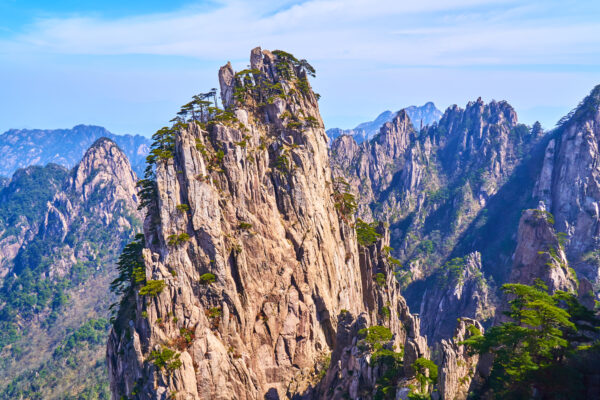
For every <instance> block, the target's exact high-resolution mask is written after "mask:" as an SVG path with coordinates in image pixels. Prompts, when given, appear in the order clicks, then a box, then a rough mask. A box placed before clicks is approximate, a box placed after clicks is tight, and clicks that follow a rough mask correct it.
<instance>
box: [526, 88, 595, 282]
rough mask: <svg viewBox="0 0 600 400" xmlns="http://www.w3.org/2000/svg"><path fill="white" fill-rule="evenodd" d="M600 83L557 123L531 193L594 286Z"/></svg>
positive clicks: (574, 262) (576, 265)
mask: <svg viewBox="0 0 600 400" xmlns="http://www.w3.org/2000/svg"><path fill="white" fill-rule="evenodd" d="M599 142H600V85H599V86H596V87H595V88H594V89H593V90H592V92H591V93H590V94H589V96H587V97H586V98H585V99H584V100H583V101H582V102H581V104H580V105H579V106H578V107H577V108H576V109H575V110H573V111H572V112H571V113H570V114H569V115H567V116H566V117H565V118H563V120H562V121H561V122H560V126H559V127H558V128H557V130H556V132H555V134H554V137H553V139H552V140H551V141H550V142H549V143H548V146H547V148H546V154H545V159H544V163H543V168H542V171H541V173H540V175H539V178H538V181H537V183H536V187H535V191H534V195H535V196H536V199H539V200H540V201H543V202H544V203H545V206H546V208H547V210H548V211H549V212H550V213H552V215H553V216H554V220H555V226H556V230H557V231H558V232H563V233H565V234H566V237H565V239H566V240H565V253H566V256H567V258H568V260H569V261H570V263H571V265H572V267H573V268H574V269H575V271H576V272H577V274H578V275H580V277H585V278H587V279H588V280H589V281H591V282H592V283H593V284H594V286H595V288H596V290H598V288H599V287H600V261H599V260H600V256H599V254H598V248H599V246H600V241H599V240H600V239H599V238H600V223H599V222H600V149H599V148H598V144H599Z"/></svg>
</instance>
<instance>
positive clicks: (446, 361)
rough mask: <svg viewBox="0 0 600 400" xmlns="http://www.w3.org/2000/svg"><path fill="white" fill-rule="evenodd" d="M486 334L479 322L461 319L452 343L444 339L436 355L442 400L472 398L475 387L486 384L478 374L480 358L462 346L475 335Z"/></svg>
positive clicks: (439, 390) (450, 340)
mask: <svg viewBox="0 0 600 400" xmlns="http://www.w3.org/2000/svg"><path fill="white" fill-rule="evenodd" d="M473 332H480V333H483V327H482V326H481V324H480V323H479V322H477V321H476V320H473V319H470V318H460V319H459V321H458V325H457V326H456V329H455V331H454V336H453V337H452V339H449V340H445V339H443V340H442V341H441V342H440V343H439V345H438V346H437V349H436V350H437V351H436V353H437V354H439V359H438V360H436V361H437V364H438V365H440V369H439V375H438V376H439V378H438V382H439V386H438V392H439V395H440V398H442V399H445V400H446V399H447V400H464V399H466V398H467V397H468V394H469V391H470V389H471V387H472V386H477V385H479V384H481V383H482V382H483V379H484V378H483V376H482V375H481V374H480V372H479V371H478V362H479V356H478V355H471V354H470V353H469V352H468V349H467V347H466V346H464V345H462V344H460V343H461V342H462V341H464V340H466V339H468V338H469V337H470V336H472V335H473Z"/></svg>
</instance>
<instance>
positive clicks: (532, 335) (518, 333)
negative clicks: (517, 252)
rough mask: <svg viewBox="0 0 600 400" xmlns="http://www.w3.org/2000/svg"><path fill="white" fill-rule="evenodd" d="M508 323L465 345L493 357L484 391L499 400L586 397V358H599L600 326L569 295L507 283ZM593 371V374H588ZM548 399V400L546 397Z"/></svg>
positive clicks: (574, 298) (591, 314)
mask: <svg viewBox="0 0 600 400" xmlns="http://www.w3.org/2000/svg"><path fill="white" fill-rule="evenodd" d="M502 289H503V291H504V292H505V293H506V294H507V295H508V297H509V298H510V299H511V300H510V310H509V311H508V312H506V314H507V315H508V316H509V317H510V318H511V321H510V322H506V323H503V324H501V325H497V326H494V327H492V328H491V329H489V330H488V331H487V332H486V333H485V334H484V335H481V334H478V333H477V332H472V333H474V335H473V336H471V337H470V338H469V339H467V340H465V342H464V344H466V345H468V346H470V347H471V349H472V350H473V351H474V352H477V353H480V354H485V353H491V354H493V355H494V364H493V368H492V371H491V375H490V377H489V380H488V382H487V386H486V387H485V388H484V389H485V390H490V391H491V392H492V393H493V394H494V396H495V398H499V399H521V398H522V399H528V398H531V397H532V396H533V393H534V390H535V391H536V392H537V393H540V394H542V397H543V396H544V395H551V396H552V398H565V399H567V398H569V399H579V398H585V397H582V396H585V394H584V393H582V392H581V391H582V389H583V388H584V385H583V384H582V383H583V380H584V376H585V374H586V371H585V370H582V369H581V367H579V366H578V365H581V362H582V360H584V359H587V358H589V356H590V353H593V354H595V355H596V357H597V356H598V355H599V353H598V350H600V349H599V347H598V344H597V342H595V341H594V339H593V337H594V335H593V334H594V333H596V332H598V327H599V326H600V323H599V321H598V319H597V318H596V317H595V315H594V314H593V313H592V312H591V311H589V310H587V309H586V308H585V307H583V306H582V305H581V304H579V302H578V300H577V298H576V296H575V295H574V294H571V293H566V292H562V291H557V292H556V293H555V294H553V295H551V294H549V293H548V288H547V286H546V285H544V284H543V283H542V282H541V281H539V280H538V282H537V283H536V285H534V286H527V285H521V284H506V285H504V286H503V287H502ZM587 372H588V373H589V371H587ZM544 398H545V397H544Z"/></svg>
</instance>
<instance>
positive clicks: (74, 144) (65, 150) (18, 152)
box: [0, 125, 150, 176]
mask: <svg viewBox="0 0 600 400" xmlns="http://www.w3.org/2000/svg"><path fill="white" fill-rule="evenodd" d="M101 137H107V138H109V139H111V140H113V141H114V142H115V143H117V145H118V146H119V148H120V149H121V151H123V152H124V153H125V154H126V156H127V157H128V158H129V160H130V161H131V164H132V165H133V169H134V170H135V171H136V172H137V173H138V174H139V173H142V172H143V170H144V162H145V158H146V156H147V155H148V145H149V144H150V143H149V140H148V139H147V138H145V137H143V136H139V135H135V136H133V135H115V134H113V133H111V132H109V131H107V130H106V129H104V128H102V127H100V126H93V125H77V126H75V127H73V128H72V129H53V130H50V129H47V130H44V129H11V130H9V131H7V132H5V133H3V134H1V135H0V151H2V154H3V158H2V160H0V175H5V176H10V175H12V174H13V172H15V171H16V170H17V169H18V168H24V167H28V166H31V165H46V164H48V163H55V164H58V165H62V166H63V167H66V168H72V167H73V166H75V165H76V164H77V163H78V162H79V160H81V157H82V156H83V155H84V153H85V152H86V150H87V149H88V148H89V147H90V146H92V144H93V143H94V142H95V141H96V140H98V139H100V138H101Z"/></svg>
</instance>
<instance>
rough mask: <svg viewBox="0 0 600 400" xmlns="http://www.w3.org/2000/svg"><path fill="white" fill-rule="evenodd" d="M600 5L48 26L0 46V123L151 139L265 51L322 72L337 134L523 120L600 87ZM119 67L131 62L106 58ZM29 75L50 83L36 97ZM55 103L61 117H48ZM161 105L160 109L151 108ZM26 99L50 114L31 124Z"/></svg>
mask: <svg viewBox="0 0 600 400" xmlns="http://www.w3.org/2000/svg"><path fill="white" fill-rule="evenodd" d="M599 4H600V3H598V2H597V0H452V1H448V0H420V1H408V0H394V1H392V0H309V1H301V2H299V1H297V0H283V1H279V2H274V1H272V0H254V1H242V0H216V2H215V1H213V2H211V3H210V4H209V5H208V6H206V5H194V4H192V5H191V6H188V7H186V8H183V9H180V10H177V11H174V12H169V13H154V14H146V15H137V16H129V17H122V18H103V17H100V16H98V14H96V15H84V14H80V15H75V16H73V15H67V16H64V17H60V18H59V17H52V18H48V17H39V18H37V19H35V20H34V21H33V22H32V23H30V24H29V25H27V26H23V27H21V29H20V30H19V31H18V33H16V34H14V33H3V34H2V35H1V36H0V37H1V39H0V54H1V55H2V58H3V61H4V60H6V61H4V63H3V64H0V86H2V87H3V89H6V88H14V90H12V89H11V90H12V92H11V91H10V90H9V93H7V94H5V96H4V99H5V100H3V99H2V98H0V121H3V120H4V121H8V122H4V123H5V124H9V126H20V125H22V124H24V123H25V122H23V121H26V123H28V124H32V123H34V124H35V125H37V126H42V127H43V126H47V124H49V123H48V122H44V121H59V122H55V124H58V123H61V124H64V122H62V121H67V120H73V119H75V121H74V122H90V121H94V122H96V123H103V122H102V121H109V122H113V123H114V125H116V126H122V127H125V128H126V129H128V130H130V127H132V126H133V127H135V126H140V127H141V128H137V129H139V130H138V131H150V129H151V128H149V127H152V126H156V127H158V126H160V125H161V124H162V123H164V121H165V120H168V119H169V118H168V116H167V115H166V114H167V113H171V112H172V111H173V110H175V109H176V107H177V105H178V104H180V103H181V102H183V101H185V98H186V97H185V96H188V95H189V94H191V93H193V92H194V91H196V90H202V89H203V88H204V87H212V86H213V85H214V84H215V76H216V73H215V71H214V70H215V66H216V65H217V63H218V64H222V63H224V62H226V61H227V60H231V61H232V62H233V63H234V67H236V68H243V67H244V66H245V64H246V63H247V58H248V53H249V51H250V49H251V48H253V47H255V46H262V47H263V48H268V49H276V48H279V49H284V50H287V51H290V52H292V53H294V54H296V55H298V56H300V57H302V58H306V59H308V60H309V61H311V63H312V64H313V65H314V66H315V67H316V68H317V80H316V81H315V87H316V88H317V90H318V91H320V92H321V94H322V95H323V97H322V101H321V111H322V113H323V116H324V118H325V120H326V123H328V125H330V126H333V125H338V126H344V127H350V126H353V125H354V124H355V123H358V122H361V121H362V120H364V119H366V118H372V117H374V116H375V115H377V114H378V113H379V112H381V111H382V110H384V109H388V108H392V109H394V108H395V109H397V108H399V107H401V106H407V105H410V104H415V103H423V102H425V101H428V100H434V101H436V103H438V105H440V106H442V107H444V106H447V105H449V104H452V103H458V104H462V103H463V102H466V101H468V100H470V99H473V98H477V97H478V96H483V97H484V98H487V99H490V98H492V97H495V98H496V99H503V98H506V99H508V100H509V101H511V102H513V105H515V106H516V107H517V110H519V109H524V110H527V109H530V110H534V109H535V110H537V109H538V108H539V107H540V106H542V107H544V106H545V107H550V108H552V110H554V111H552V112H553V113H557V111H556V110H560V109H564V110H565V111H566V110H568V109H569V108H570V107H571V106H572V105H573V104H576V103H577V101H578V100H579V99H580V98H581V97H582V96H583V95H585V93H586V91H588V90H589V89H590V88H591V87H592V85H594V84H596V83H598V82H600V68H596V67H600V24H599V23H598V20H600V5H599ZM146 56H148V57H146ZM116 59H118V60H123V63H122V65H121V64H120V65H118V66H117V65H113V64H111V62H112V61H111V62H109V61H107V60H116ZM184 59H185V62H184V61H183V60H184ZM190 59H191V60H193V61H192V62H193V63H194V65H193V66H191V65H190ZM73 60H77V63H76V65H73ZM99 60H100V61H99ZM98 62H101V63H103V64H101V65H98ZM163 62H166V63H167V64H169V67H164V68H163V67H162V65H163V64H162V63H163ZM196 63H199V64H196ZM156 64H160V66H157V65H156ZM22 66H24V67H22ZM209 66H210V68H209ZM65 71H74V72H68V73H67V72H65ZM132 71H134V72H132ZM2 75H4V76H2ZM31 76H35V77H37V78H38V80H39V82H38V83H37V84H36V85H33V84H29V86H27V85H28V82H32V79H31ZM73 76H78V77H79V79H81V80H82V81H85V82H86V83H87V85H86V86H82V85H80V84H79V83H77V82H76V81H75V80H74V78H73ZM17 78H18V79H17ZM15 82H16V83H15ZM204 82H205V83H206V84H205V83H204ZM196 86H197V87H196ZM41 88H43V89H41ZM41 90H43V92H41ZM184 92H185V94H184ZM188 92H189V93H188ZM132 93H133V94H135V100H132V99H131V96H132ZM157 93H159V94H157ZM48 98H52V99H53V105H55V109H52V110H49V109H48V106H47V105H46V104H45V102H47V99H48ZM151 98H152V99H155V101H157V102H158V101H160V102H161V103H160V104H158V103H156V104H154V103H152V104H149V103H148V102H147V100H148V99H151ZM8 99H10V100H8ZM15 99H18V101H16V100H15ZM142 99H143V100H142ZM144 101H146V102H144ZM19 102H21V103H22V104H24V106H23V107H21V108H23V109H24V110H29V109H31V108H38V109H39V111H38V112H36V113H35V116H31V115H30V113H28V112H26V111H21V108H20V106H19V104H20V103H19ZM165 104H168V105H165ZM536 107H538V108H536ZM119 110H125V111H123V112H121V113H120V111H119ZM536 112H537V111H536ZM19 113H20V114H19ZM17 114H19V115H22V116H21V117H20V119H18V120H16V119H15V118H16V117H15V115H17ZM533 114H535V113H534V112H533V111H532V112H531V113H530V115H533ZM73 115H75V116H73ZM82 115H89V117H86V118H88V120H82V119H81V118H82V117H81V116H82ZM169 115H170V114H169ZM548 115H550V114H548ZM59 117H60V118H59ZM559 117H560V115H556V116H555V119H558V118H559ZM11 118H12V119H11ZM56 118H59V119H56ZM528 118H529V117H528ZM531 118H535V116H533V117H531ZM552 118H553V117H548V119H547V120H546V122H547V125H551V124H553V123H554V122H555V121H552ZM9 119H10V121H9ZM30 119H31V120H33V122H32V121H31V120H30ZM12 121H17V122H12ZM35 121H40V122H38V123H36V122H35ZM136 121H137V122H136ZM140 121H143V123H142V122H140ZM136 124H137V125H136ZM142 124H145V125H142ZM125 128H124V129H125ZM134 131H135V130H134Z"/></svg>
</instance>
